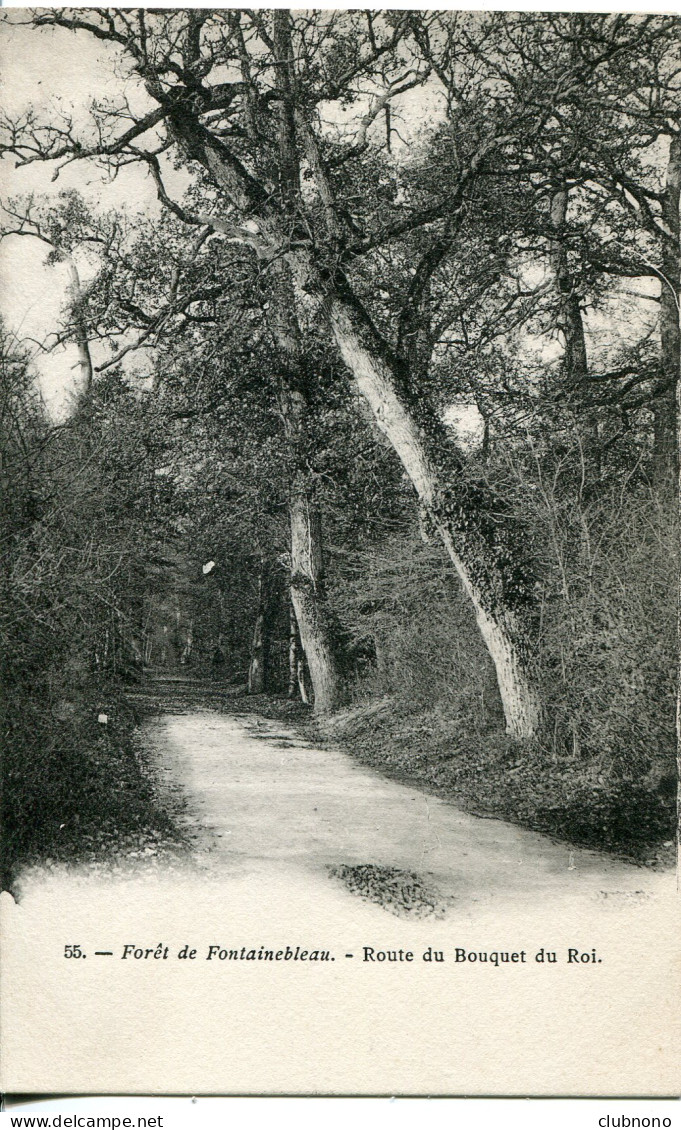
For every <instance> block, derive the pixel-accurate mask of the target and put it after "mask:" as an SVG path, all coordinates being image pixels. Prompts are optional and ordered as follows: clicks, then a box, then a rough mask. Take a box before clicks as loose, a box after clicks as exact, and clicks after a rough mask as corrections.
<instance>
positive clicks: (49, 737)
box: [2, 684, 181, 889]
mask: <svg viewBox="0 0 681 1130" xmlns="http://www.w3.org/2000/svg"><path fill="white" fill-rule="evenodd" d="M43 690H44V691H45V692H46V693H43V694H42V695H40V696H36V695H35V694H31V695H19V694H17V693H16V688H15V693H14V694H13V695H12V696H11V701H10V700H8V701H7V703H6V709H5V718H4V723H5V725H4V727H3V730H4V733H5V735H6V737H5V747H4V752H3V785H4V787H3V795H2V839H3V851H2V887H3V889H6V888H7V889H12V887H13V885H14V883H15V881H16V879H17V876H18V874H19V872H20V870H21V869H23V868H24V867H26V866H29V865H31V864H32V863H40V864H42V865H45V864H50V863H59V862H65V863H84V862H88V861H90V860H95V859H96V860H100V861H101V860H105V859H114V858H115V857H117V856H120V855H128V854H130V853H131V852H133V851H137V852H138V853H139V852H144V853H149V854H150V853H156V852H159V851H163V850H164V849H172V848H175V847H178V846H180V843H181V836H180V833H179V832H178V828H177V823H176V816H177V813H176V812H174V811H173V810H172V809H171V808H170V807H169V803H168V799H167V797H166V796H161V794H160V792H159V789H158V785H157V782H156V780H155V776H154V771H153V768H152V766H151V765H150V764H149V762H148V760H147V756H146V753H145V750H144V747H143V745H142V743H141V741H140V738H139V732H138V729H137V724H136V723H137V719H136V716H135V712H134V711H133V709H132V708H131V705H130V703H129V702H128V701H127V699H126V697H125V695H124V694H123V693H122V692H121V691H120V689H118V688H116V687H114V686H112V685H110V684H109V685H103V686H100V687H89V688H87V691H86V692H85V693H84V694H83V695H82V696H79V701H78V703H77V705H76V704H74V702H73V700H72V699H71V700H70V701H66V700H52V701H51V699H50V695H49V692H48V691H47V688H43ZM100 714H106V717H107V722H106V724H104V723H102V722H99V721H98V718H99V716H100Z"/></svg>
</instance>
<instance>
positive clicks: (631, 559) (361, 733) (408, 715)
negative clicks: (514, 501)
mask: <svg viewBox="0 0 681 1130" xmlns="http://www.w3.org/2000/svg"><path fill="white" fill-rule="evenodd" d="M557 482H558V478H557V477H554V480H553V489H552V491H551V492H549V491H548V490H546V489H544V484H543V483H542V482H541V480H540V482H539V484H537V480H535V481H534V482H533V481H532V479H529V483H528V485H526V486H525V487H524V490H525V494H526V496H529V500H528V497H524V498H522V500H521V501H522V507H523V513H524V515H525V520H526V522H527V525H528V529H529V531H530V536H532V537H533V538H534V540H535V544H536V546H537V552H538V556H539V557H540V560H541V565H542V576H543V585H544V588H543V597H542V608H541V618H542V619H541V627H540V631H541V663H542V669H541V682H542V687H543V692H544V695H543V697H544V702H545V705H546V716H545V725H544V729H543V731H542V733H541V734H540V735H539V736H538V737H537V738H536V739H535V740H533V741H531V742H516V741H512V740H510V739H509V738H508V737H507V736H506V734H505V733H504V727H503V715H502V711H501V703H500V701H499V695H498V690H497V687H496V681H495V677H494V671H493V668H492V665H491V662H490V660H489V657H488V655H487V653H486V651H485V649H484V647H483V646H482V643H481V640H480V637H479V633H478V631H477V627H476V624H475V620H474V617H473V613H472V610H471V608H470V605H469V603H468V601H467V598H466V597H465V595H464V594H463V592H462V589H461V586H460V584H459V582H458V580H457V578H456V575H455V572H454V569H453V567H452V565H451V562H450V561H449V560H448V559H447V557H446V556H445V554H444V553H443V552H442V551H441V549H440V548H439V547H438V546H437V545H436V544H424V541H423V539H422V538H421V536H420V535H419V531H418V529H417V528H416V527H415V525H413V524H412V525H411V526H407V527H405V528H403V529H401V530H397V531H395V532H393V533H392V534H391V535H390V536H389V537H384V538H383V539H382V542H381V546H380V547H379V549H378V551H377V550H376V548H375V547H372V550H371V552H367V553H358V554H357V555H356V556H355V557H354V558H352V559H347V558H346V559H344V564H343V570H342V583H341V584H338V585H337V587H336V589H335V591H334V597H335V599H336V602H337V604H338V606H339V607H340V608H341V610H342V616H343V619H344V622H345V623H348V624H350V625H351V626H352V630H353V632H354V634H355V637H356V638H357V639H360V640H361V639H366V638H370V639H371V640H372V641H373V646H374V650H375V664H374V666H373V668H372V669H371V670H369V671H366V672H364V674H363V675H362V677H361V678H360V679H358V680H357V681H356V682H355V693H354V702H353V704H352V707H351V708H350V709H349V710H347V711H344V712H342V713H341V714H339V715H337V716H336V717H334V718H332V719H327V720H325V721H323V722H322V723H321V724H320V735H321V736H322V737H323V738H324V739H326V740H329V741H333V742H335V743H337V744H340V745H341V746H343V748H345V749H347V750H348V751H349V752H350V753H352V754H353V756H356V757H358V758H359V759H360V760H362V761H364V762H365V763H367V764H370V765H372V766H375V767H377V768H380V769H381V770H384V771H386V772H390V773H394V774H397V775H398V776H401V777H403V778H405V779H407V780H409V781H411V782H414V783H417V784H419V785H421V786H423V787H427V788H429V789H433V790H434V791H435V792H437V793H438V795H440V796H442V797H444V798H446V799H451V800H452V801H454V802H456V803H457V804H461V805H462V806H463V807H465V808H467V809H469V810H471V811H475V812H480V813H484V814H488V815H493V816H496V817H500V818H504V819H508V820H511V821H514V822H518V823H520V824H523V825H525V826H527V827H530V828H534V829H537V830H540V831H544V832H548V833H550V834H552V835H555V836H558V837H560V838H562V839H565V840H567V841H569V842H572V843H575V844H582V845H588V846H590V847H593V848H598V849H602V850H606V851H612V852H615V853H617V854H620V855H623V856H626V857H628V858H631V859H635V860H639V861H652V862H655V861H658V860H671V859H672V857H673V843H672V841H673V840H674V838H675V825H676V790H677V773H676V735H675V725H674V720H675V711H674V707H675V695H676V595H675V588H674V585H675V580H674V578H675V575H676V569H675V560H676V521H675V515H674V508H673V502H672V500H671V495H669V496H668V498H667V500H666V501H665V499H664V497H661V496H660V494H659V493H657V492H655V491H653V490H652V489H651V488H650V486H649V485H648V484H647V483H646V482H645V480H644V479H641V481H640V482H639V483H634V484H633V485H632V484H631V482H626V483H625V486H624V488H623V486H622V481H621V479H614V480H613V482H611V483H610V484H609V485H608V486H604V487H602V490H601V495H600V496H598V495H595V494H594V495H592V497H591V498H590V499H589V500H588V501H585V502H584V503H583V504H582V505H579V504H578V503H577V502H576V500H575V496H574V493H573V492H568V491H565V494H564V496H563V497H561V494H560V490H559V486H560V484H559V482H558V489H557V488H556V483H557ZM538 485H539V487H540V488H541V489H537V486H538ZM533 488H534V489H533ZM578 501H579V500H578ZM533 523H534V525H533Z"/></svg>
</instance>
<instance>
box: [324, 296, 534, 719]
mask: <svg viewBox="0 0 681 1130" xmlns="http://www.w3.org/2000/svg"><path fill="white" fill-rule="evenodd" d="M324 303H325V308H326V312H327V316H328V319H329V322H330V325H331V328H332V330H333V333H334V336H335V339H336V341H337V343H338V347H339V349H340V351H341V354H342V356H343V360H344V361H345V363H346V365H347V366H348V369H349V370H350V372H351V373H352V374H353V376H354V379H355V381H356V383H357V387H358V389H359V391H360V392H361V393H362V395H363V396H364V397H365V398H366V400H367V402H368V403H369V405H370V407H371V410H372V412H373V415H374V418H375V420H376V423H377V424H378V427H379V428H380V429H381V431H382V432H383V433H384V434H385V435H386V436H387V437H388V439H389V440H390V443H391V444H392V446H393V448H394V450H395V452H396V453H397V455H398V456H399V458H400V460H401V461H402V464H403V466H404V468H405V471H406V472H407V474H408V475H409V478H410V479H411V482H412V483H413V485H414V488H415V489H416V492H417V494H418V496H419V499H420V501H421V504H422V506H423V509H424V511H425V513H426V514H427V516H428V517H429V519H430V521H431V523H432V525H433V527H434V528H435V530H437V532H438V533H439V535H440V537H441V538H442V541H443V543H444V545H445V547H446V549H447V551H448V553H449V555H450V557H451V559H452V561H453V563H454V566H455V568H456V571H457V573H458V575H459V577H460V578H461V582H462V584H463V587H464V590H465V591H466V593H467V595H468V596H469V597H470V600H471V602H472V604H473V608H474V610H475V616H476V619H477V623H478V627H479V629H480V633H481V635H482V638H483V640H484V642H485V644H486V646H487V649H488V651H489V654H490V656H491V658H492V662H493V663H494V667H495V670H496V674H497V681H498V684H499V692H500V695H501V701H502V704H503V709H504V715H505V718H506V729H507V732H508V733H509V734H511V735H513V736H514V737H517V738H530V737H532V736H533V735H534V734H535V733H536V731H537V729H538V727H539V725H540V722H541V717H542V707H541V699H540V694H539V689H538V685H537V681H536V648H537V631H536V621H537V616H536V611H537V610H536V591H535V583H536V582H535V578H534V575H533V571H532V568H531V565H530V563H529V555H528V553H527V546H526V545H525V537H526V535H525V532H524V531H523V530H522V529H521V528H520V527H519V526H518V525H517V524H516V523H515V522H514V520H513V517H512V515H511V514H510V513H508V512H504V507H503V503H502V501H501V500H500V499H498V498H495V497H494V496H493V495H492V494H491V492H490V491H489V489H488V488H487V487H486V486H484V485H483V484H481V483H479V482H471V481H469V480H468V478H467V476H466V471H465V468H464V465H463V463H462V461H461V460H460V459H459V458H458V456H457V454H456V452H455V450H454V449H453V447H452V445H451V444H450V443H449V442H448V438H447V436H446V434H445V431H444V428H443V425H442V424H441V422H440V421H439V419H438V418H437V416H436V415H435V413H433V412H430V411H429V410H428V408H427V406H426V405H425V404H424V402H423V401H420V400H418V399H417V398H415V397H414V396H413V395H411V394H410V390H409V388H408V386H407V383H406V382H405V381H404V380H403V379H402V376H401V373H400V368H399V364H398V363H397V361H396V359H395V358H394V357H393V356H392V355H391V353H390V350H389V349H388V347H387V345H386V343H385V342H383V341H382V339H380V337H379V336H378V334H377V332H376V330H375V328H374V327H373V325H372V323H371V321H370V320H369V318H368V317H367V316H366V314H365V313H364V311H363V310H362V308H361V307H360V306H359V304H358V303H357V302H356V301H355V300H353V298H352V296H351V295H349V294H348V293H347V292H344V289H343V287H341V288H340V289H336V288H335V287H332V286H329V287H327V290H326V295H325V299H324Z"/></svg>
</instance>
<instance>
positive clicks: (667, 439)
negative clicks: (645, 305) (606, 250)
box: [653, 134, 681, 486]
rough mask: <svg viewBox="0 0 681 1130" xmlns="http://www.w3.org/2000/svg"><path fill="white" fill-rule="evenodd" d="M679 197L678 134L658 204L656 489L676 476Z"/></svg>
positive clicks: (680, 347) (680, 349)
mask: <svg viewBox="0 0 681 1130" xmlns="http://www.w3.org/2000/svg"><path fill="white" fill-rule="evenodd" d="M680 196H681V135H680V134H676V135H675V136H674V137H673V138H672V141H671V145H670V147H669V161H668V164H667V183H666V185H665V193H664V200H663V204H662V218H663V220H664V223H665V227H666V228H667V231H668V232H669V235H670V239H669V242H666V241H665V243H664V245H663V251H662V274H663V276H664V277H663V279H662V280H661V286H660V360H661V369H662V378H663V381H664V383H665V384H667V385H668V388H667V389H666V390H665V391H664V392H663V394H662V395H661V396H660V397H659V398H658V399H657V400H656V402H655V403H654V405H653V419H654V437H653V443H654V448H653V453H654V460H655V480H656V483H657V484H658V485H659V486H663V485H665V484H669V483H671V481H672V479H673V477H674V476H675V475H677V474H678V452H679V448H680V446H681V445H679V443H678V440H677V404H676V395H677V385H678V382H679V367H680V365H681V333H680V331H679V293H680V292H681V271H680V267H681V264H680V262H679V199H680Z"/></svg>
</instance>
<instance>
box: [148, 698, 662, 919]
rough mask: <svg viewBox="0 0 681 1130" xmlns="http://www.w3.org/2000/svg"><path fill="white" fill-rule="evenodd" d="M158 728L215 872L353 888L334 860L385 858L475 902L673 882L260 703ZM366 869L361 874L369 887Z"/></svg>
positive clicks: (446, 893)
mask: <svg viewBox="0 0 681 1130" xmlns="http://www.w3.org/2000/svg"><path fill="white" fill-rule="evenodd" d="M145 735H146V742H147V744H148V747H149V748H150V749H151V751H152V753H153V756H154V759H155V761H156V763H157V768H158V772H159V775H160V777H161V778H162V780H164V781H165V783H166V786H167V787H169V788H171V789H176V790H178V791H179V792H180V793H181V794H182V795H183V797H184V799H185V801H186V804H187V809H186V815H185V820H186V822H187V824H188V825H189V827H190V828H192V829H193V830H194V833H195V835H197V834H198V843H199V845H200V847H199V849H198V851H199V855H201V854H202V853H204V856H203V864H202V865H203V866H204V867H206V868H207V869H208V870H209V871H210V872H212V873H213V876H214V877H215V878H224V879H230V878H231V879H237V878H238V879H241V878H243V879H245V878H246V876H248V875H254V874H260V875H261V876H262V877H263V879H264V878H265V877H266V878H267V881H268V885H269V881H271V880H272V879H273V877H274V876H275V875H276V876H278V879H280V880H281V882H282V883H288V882H289V881H292V880H294V879H295V878H296V877H297V879H298V880H300V879H301V878H302V877H303V874H304V876H305V882H306V883H311V884H312V885H313V887H315V888H317V889H319V888H320V887H321V886H323V887H325V888H326V891H327V894H328V893H331V890H333V889H335V890H336V891H337V892H338V893H339V894H341V893H342V897H343V898H346V899H347V898H348V897H351V896H350V893H349V891H348V890H346V889H345V888H344V887H343V886H342V884H341V883H340V881H339V880H338V878H333V877H331V876H330V874H329V869H330V868H333V867H338V866H339V865H340V866H344V867H358V866H366V865H372V867H374V868H375V867H377V868H397V869H399V870H400V871H403V872H408V873H411V874H416V875H418V876H419V878H420V879H421V880H422V881H423V883H424V884H425V885H426V886H427V887H429V888H431V889H432V890H434V891H435V892H436V893H437V894H438V895H439V896H442V898H443V899H444V900H445V902H446V903H448V902H450V900H455V901H456V902H457V903H458V904H459V905H461V903H462V902H463V903H464V904H467V905H469V906H471V904H473V903H477V904H482V905H483V906H484V905H490V904H492V903H493V904H497V903H499V902H500V901H506V900H511V901H512V902H514V903H516V904H517V902H518V900H520V901H521V902H525V901H527V902H528V903H531V904H534V905H535V906H536V905H537V904H541V903H543V902H544V901H545V900H547V899H552V900H553V899H556V898H558V899H561V900H562V899H563V898H564V897H565V896H568V897H570V896H575V895H577V896H586V897H587V898H589V899H593V898H595V899H597V900H598V901H602V900H603V899H606V898H608V897H609V896H610V897H612V896H613V894H615V895H616V897H617V898H620V899H621V898H631V897H634V898H641V897H643V898H645V897H648V895H649V894H651V893H653V892H655V891H659V890H661V889H664V888H666V887H667V886H669V884H670V882H672V881H673V880H672V879H671V877H670V875H669V873H664V872H663V873H659V872H654V871H651V870H646V869H643V868H637V867H634V866H630V865H628V864H626V863H623V862H620V861H617V860H613V859H610V858H608V857H605V856H603V855H600V854H598V853H596V852H591V851H586V850H579V849H573V848H570V847H569V845H566V844H560V843H555V842H553V841H552V840H551V839H549V838H548V837H546V836H543V835H541V834H537V833H534V832H531V831H527V830H525V829H523V828H519V827H516V826H514V825H511V824H507V823H504V822H502V821H499V820H495V819H484V818H481V817H476V816H472V815H468V814H467V813H464V812H461V811H459V810H458V809H457V808H455V807H454V806H453V805H451V804H448V803H446V802H445V801H442V800H440V799H438V798H436V797H433V796H431V795H429V794H426V793H423V792H421V791H420V790H418V789H415V788H412V787H410V786H408V785H404V784H401V783H399V782H397V781H394V780H391V779H389V778H386V777H383V776H381V775H380V774H379V773H377V772H375V771H374V770H372V769H370V768H367V767H366V766H363V765H360V764H359V763H357V762H356V761H354V760H353V759H352V757H351V756H349V755H348V754H346V753H342V752H339V751H336V750H329V749H318V748H315V747H314V746H313V745H312V744H311V743H309V742H308V741H306V740H304V739H303V738H301V737H300V736H299V735H297V734H296V733H295V732H294V731H293V730H292V729H291V728H289V727H288V726H286V725H284V724H282V723H281V722H276V721H272V720H269V719H265V718H261V717H258V716H256V715H253V714H243V715H239V714H238V713H237V712H236V711H235V712H234V713H233V714H231V715H226V714H223V713H217V712H215V711H211V710H205V709H198V710H196V709H195V710H193V711H191V712H189V713H183V714H173V713H168V714H162V715H160V716H157V717H155V718H153V719H152V720H150V721H148V722H147V723H146V724H145ZM366 878H367V876H366V873H363V878H362V876H361V875H360V876H359V877H357V876H355V878H354V879H352V878H351V885H352V886H354V887H355V890H356V893H361V891H357V886H358V885H359V886H360V887H361V886H362V885H363V884H364V886H366ZM384 879H385V875H384ZM377 883H378V887H379V888H380V886H381V879H380V876H379V877H378V878H377ZM369 886H370V887H371V888H372V889H371V890H369V891H365V892H364V893H368V894H369V896H370V898H371V899H372V901H379V902H380V901H381V898H380V897H379V898H378V899H377V898H376V889H375V888H376V883H374V882H373V880H371V878H370V879H369ZM330 888H331V890H330ZM320 893H321V890H320ZM379 895H380V891H379ZM388 901H390V898H389V899H388ZM480 909H482V907H480Z"/></svg>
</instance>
